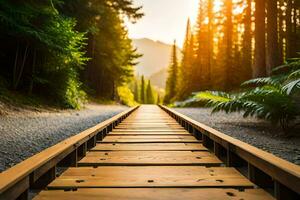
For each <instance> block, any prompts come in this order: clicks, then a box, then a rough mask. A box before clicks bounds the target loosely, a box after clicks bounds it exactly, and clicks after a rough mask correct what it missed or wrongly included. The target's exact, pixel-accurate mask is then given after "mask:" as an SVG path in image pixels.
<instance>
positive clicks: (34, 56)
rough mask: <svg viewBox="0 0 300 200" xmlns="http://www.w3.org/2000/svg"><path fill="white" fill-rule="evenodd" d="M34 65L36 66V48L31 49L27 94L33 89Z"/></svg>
mask: <svg viewBox="0 0 300 200" xmlns="http://www.w3.org/2000/svg"><path fill="white" fill-rule="evenodd" d="M35 66H36V49H35V50H34V51H33V61H32V70H31V77H30V83H29V88H28V94H29V95H31V94H32V90H33V84H34V74H35Z"/></svg>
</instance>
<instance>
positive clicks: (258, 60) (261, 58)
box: [253, 0, 266, 78]
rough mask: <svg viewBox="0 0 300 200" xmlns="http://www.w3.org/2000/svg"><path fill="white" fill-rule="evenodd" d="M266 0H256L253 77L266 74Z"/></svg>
mask: <svg viewBox="0 0 300 200" xmlns="http://www.w3.org/2000/svg"><path fill="white" fill-rule="evenodd" d="M265 7H266V5H265V0H256V1H255V55H254V66H253V77H254V78H258V77H264V76H266V38H265V33H266V28H265V15H266V14H265Z"/></svg>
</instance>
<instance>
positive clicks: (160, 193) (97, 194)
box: [34, 188, 274, 200]
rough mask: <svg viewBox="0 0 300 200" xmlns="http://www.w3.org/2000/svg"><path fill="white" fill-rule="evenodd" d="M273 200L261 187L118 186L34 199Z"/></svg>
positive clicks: (47, 194)
mask: <svg viewBox="0 0 300 200" xmlns="http://www.w3.org/2000/svg"><path fill="white" fill-rule="evenodd" d="M52 199H55V200H70V199H72V200H99V199H101V200H112V199H116V200H141V199H143V200H183V199H188V200H199V199H201V200H215V199H222V200H233V199H236V200H242V199H243V200H274V198H273V197H272V196H271V195H269V194H268V193H266V192H264V191H263V190H261V189H246V190H244V191H239V190H236V189H181V188H175V189H169V188H159V189H152V188H146V189H145V188H118V189H107V188H97V189H78V190H77V191H63V190H61V191H42V192H41V193H40V194H39V195H38V196H37V197H36V198H34V200H52Z"/></svg>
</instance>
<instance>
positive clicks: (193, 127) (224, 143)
mask: <svg viewBox="0 0 300 200" xmlns="http://www.w3.org/2000/svg"><path fill="white" fill-rule="evenodd" d="M160 107H161V108H162V109H163V110H165V111H166V112H167V113H168V114H169V115H170V116H171V117H173V118H174V119H176V121H177V122H178V123H180V124H181V125H182V126H183V127H185V129H186V130H188V131H189V132H190V133H192V134H193V135H194V136H195V137H197V138H198V139H201V140H203V145H204V146H205V147H207V148H209V149H210V150H211V151H212V152H214V153H215V155H216V156H218V157H219V158H220V159H221V160H223V161H224V162H225V163H226V166H228V167H236V168H240V169H241V170H243V169H244V172H246V175H247V177H248V178H249V180H251V181H252V182H254V183H255V184H256V185H258V186H260V187H261V188H264V189H268V190H270V189H271V190H273V192H274V196H275V197H276V199H282V200H286V199H300V167H299V166H297V165H295V164H293V163H290V162H288V161H285V160H283V159H281V158H278V157H276V156H274V155H273V154H270V153H267V152H265V151H262V150H260V149H258V148H256V147H253V146H251V145H249V144H246V143H244V142H242V141H240V140H237V139H234V138H232V137H230V136H228V135H225V134H224V133H221V132H220V131H217V130H215V129H213V128H211V127H208V126H206V125H204V124H202V123H200V122H197V121H195V120H193V119H191V118H189V117H187V116H185V115H183V114H180V113H178V112H176V111H174V110H172V109H170V108H168V107H166V106H160ZM245 169H246V170H245Z"/></svg>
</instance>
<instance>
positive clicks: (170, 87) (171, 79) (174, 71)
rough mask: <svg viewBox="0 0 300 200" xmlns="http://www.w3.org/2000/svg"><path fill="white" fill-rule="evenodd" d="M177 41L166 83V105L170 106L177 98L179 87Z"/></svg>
mask: <svg viewBox="0 0 300 200" xmlns="http://www.w3.org/2000/svg"><path fill="white" fill-rule="evenodd" d="M176 49H177V47H176V41H174V45H173V51H172V56H171V64H170V67H169V74H168V79H167V83H166V95H165V98H164V103H165V104H169V103H171V102H172V101H173V98H174V97H175V96H176V87H177V82H178V81H177V78H178V72H179V66H178V60H177V51H176Z"/></svg>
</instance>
